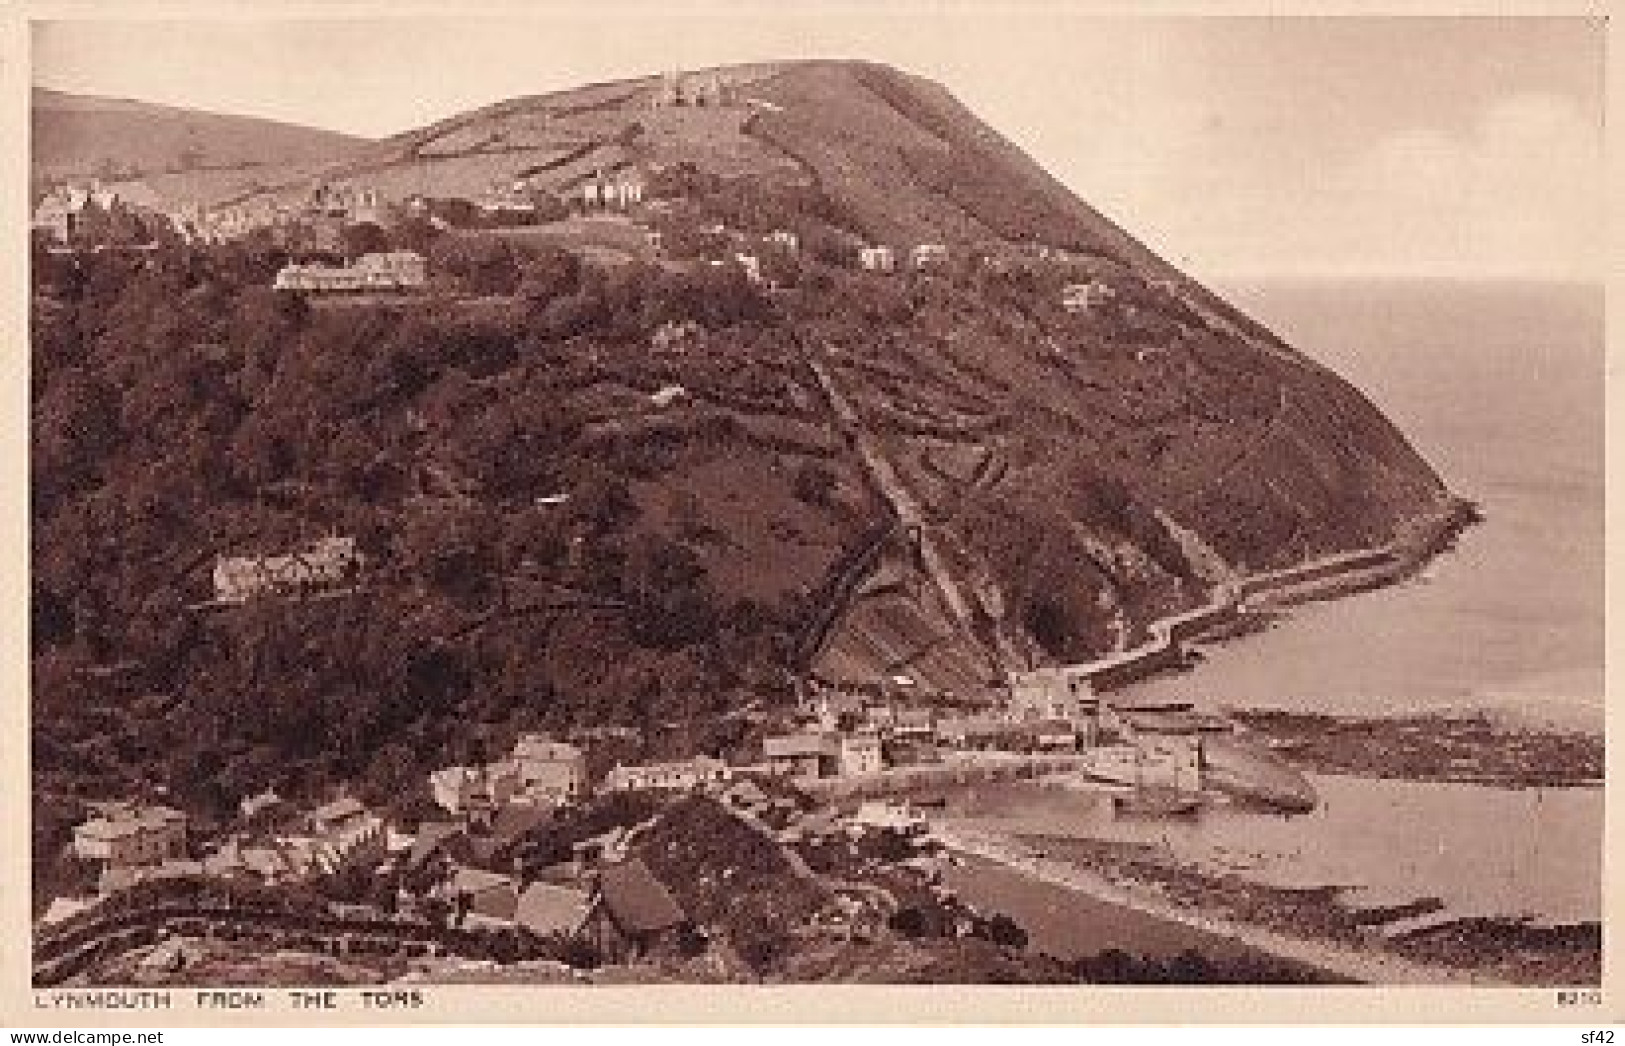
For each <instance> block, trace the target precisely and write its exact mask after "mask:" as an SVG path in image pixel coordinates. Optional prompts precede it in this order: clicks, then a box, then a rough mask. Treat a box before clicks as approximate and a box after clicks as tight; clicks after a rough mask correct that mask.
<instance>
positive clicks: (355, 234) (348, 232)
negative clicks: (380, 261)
mask: <svg viewBox="0 0 1625 1046" xmlns="http://www.w3.org/2000/svg"><path fill="white" fill-rule="evenodd" d="M340 236H341V237H342V239H343V242H344V255H345V257H347V258H350V259H352V260H354V259H356V258H359V257H361V256H362V255H363V254H379V253H382V252H384V251H387V250H389V237H388V236H387V235H386V234H385V233H384V230H383V228H382V227H381V226H379V225H377V224H376V223H374V222H357V223H355V224H354V225H346V226H345V227H344V229H343V231H342V232H341V233H340Z"/></svg>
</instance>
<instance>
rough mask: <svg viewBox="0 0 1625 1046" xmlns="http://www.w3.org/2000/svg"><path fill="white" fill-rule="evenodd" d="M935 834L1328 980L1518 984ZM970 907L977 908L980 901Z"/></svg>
mask: <svg viewBox="0 0 1625 1046" xmlns="http://www.w3.org/2000/svg"><path fill="white" fill-rule="evenodd" d="M933 834H934V835H935V837H936V838H937V839H938V840H939V841H941V842H942V844H943V845H944V846H945V847H946V848H947V849H949V850H951V851H953V852H955V853H956V854H960V855H968V856H972V857H977V858H981V859H983V860H986V861H989V862H992V863H994V864H997V865H999V866H1000V867H1002V868H1004V869H1007V870H1009V871H1011V872H1013V873H1016V874H1018V875H1021V876H1024V877H1026V878H1029V879H1031V880H1033V881H1036V882H1040V883H1045V884H1048V885H1050V886H1056V887H1060V888H1062V889H1065V890H1067V891H1070V892H1072V893H1074V894H1077V895H1080V896H1082V897H1086V898H1089V899H1091V900H1093V901H1097V902H1100V903H1104V904H1109V905H1116V906H1119V907H1121V908H1125V909H1128V910H1130V911H1133V912H1136V913H1139V914H1142V915H1146V916H1150V917H1152V918H1155V919H1157V920H1160V921H1162V922H1165V923H1169V924H1175V925H1177V926H1180V927H1184V928H1186V929H1188V930H1191V931H1195V932H1196V933H1199V934H1203V935H1209V936H1211V937H1217V938H1221V939H1224V940H1226V941H1228V942H1233V943H1234V945H1236V946H1239V947H1241V948H1245V949H1248V950H1251V951H1255V952H1262V953H1264V954H1266V955H1269V956H1271V957H1273V958H1276V959H1279V960H1283V961H1286V962H1290V963H1294V964H1298V965H1300V966H1304V967H1307V968H1309V969H1311V970H1316V971H1321V972H1324V973H1325V974H1327V975H1328V976H1330V977H1332V978H1336V979H1342V980H1347V981H1354V982H1358V983H1362V984H1387V985H1450V986H1463V985H1476V986H1508V985H1511V984H1513V983H1514V982H1512V981H1507V980H1502V979H1500V978H1496V977H1491V976H1489V975H1487V974H1483V973H1480V972H1476V971H1468V970H1462V969H1457V968H1454V967H1448V966H1437V965H1433V964H1424V963H1419V962H1415V961H1413V960H1411V959H1407V958H1405V957H1403V956H1400V955H1395V954H1393V953H1391V952H1387V951H1379V950H1376V949H1372V948H1359V947H1352V946H1349V945H1345V944H1342V943H1339V942H1336V941H1330V940H1324V939H1309V938H1303V937H1297V936H1289V935H1287V934H1284V933H1281V932H1278V931H1276V930H1272V929H1269V928H1266V927H1262V926H1256V925H1252V924H1247V923H1241V922H1237V921H1234V920H1230V919H1225V918H1223V917H1220V916H1217V915H1213V914H1211V913H1207V912H1198V911H1194V910H1192V909H1190V908H1185V907H1181V906H1178V905H1175V904H1172V903H1170V901H1169V900H1168V899H1167V898H1166V896H1164V895H1161V894H1159V893H1158V892H1157V891H1154V890H1152V889H1150V888H1148V887H1142V886H1132V887H1131V886H1126V885H1124V884H1122V883H1120V882H1116V881H1114V880H1112V879H1109V878H1107V877H1106V876H1104V875H1102V874H1100V873H1099V872H1096V871H1093V870H1091V869H1087V868H1082V867H1079V866H1077V865H1075V864H1071V863H1068V862H1065V861H1062V860H1058V859H1054V858H1050V857H1047V856H1038V855H1037V854H1035V853H1033V852H1032V851H1031V848H1030V847H1027V846H1024V845H1022V844H1021V843H1019V842H1018V841H1016V840H1014V839H1009V838H1004V837H1001V836H998V835H996V834H993V833H990V832H987V831H984V830H977V829H970V828H965V827H961V826H954V827H937V826H933ZM967 899H968V900H971V901H972V903H974V899H973V898H967Z"/></svg>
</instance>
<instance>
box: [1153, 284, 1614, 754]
mask: <svg viewBox="0 0 1625 1046" xmlns="http://www.w3.org/2000/svg"><path fill="white" fill-rule="evenodd" d="M1228 296H1229V297H1230V298H1231V300H1232V301H1234V302H1235V303H1236V304H1237V305H1239V306H1240V307H1241V308H1243V309H1245V310H1246V311H1248V312H1249V313H1251V314H1252V315H1254V316H1257V317H1258V318H1259V319H1261V320H1262V321H1264V322H1265V323H1267V324H1269V325H1270V326H1271V327H1272V328H1273V329H1274V330H1276V331H1277V332H1279V333H1280V334H1281V335H1282V336H1283V337H1285V338H1287V339H1288V340H1289V341H1290V342H1292V343H1293V344H1295V345H1297V346H1299V347H1300V348H1301V349H1303V350H1304V351H1305V352H1307V353H1308V354H1310V355H1311V356H1313V357H1315V358H1317V359H1319V360H1320V361H1322V362H1323V363H1325V364H1327V365H1328V366H1330V367H1331V368H1332V369H1333V370H1335V371H1337V372H1338V373H1339V374H1341V375H1343V376H1344V377H1345V378H1347V379H1348V380H1350V381H1352V382H1353V383H1354V384H1355V385H1357V386H1358V387H1359V388H1360V389H1361V390H1362V391H1364V392H1365V394H1366V395H1367V396H1368V397H1369V398H1370V399H1371V400H1372V401H1373V402H1375V403H1376V404H1377V406H1378V408H1379V409H1381V410H1382V411H1383V412H1384V413H1385V414H1387V416H1388V417H1389V418H1390V419H1392V420H1393V421H1394V422H1395V424H1397V425H1398V426H1399V428H1400V429H1401V430H1402V431H1403V432H1404V433H1405V434H1406V435H1407V436H1408V437H1409V438H1410V440H1411V442H1412V443H1413V445H1415V446H1416V447H1417V449H1418V450H1419V451H1420V452H1421V453H1422V455H1423V456H1424V457H1425V458H1426V459H1427V460H1428V461H1429V462H1430V463H1431V464H1432V465H1433V466H1434V468H1435V469H1436V470H1437V471H1438V472H1439V473H1440V475H1441V476H1442V477H1443V478H1444V480H1445V482H1446V483H1447V484H1448V485H1449V486H1450V488H1451V489H1452V490H1453V491H1455V492H1457V493H1459V494H1461V495H1463V496H1466V497H1469V498H1472V499H1474V500H1476V501H1478V502H1479V503H1480V504H1481V505H1482V506H1483V509H1484V513H1485V516H1486V521H1485V522H1484V523H1483V524H1481V525H1480V526H1477V527H1474V528H1472V529H1470V530H1469V531H1467V532H1466V533H1465V534H1464V535H1463V536H1462V539H1461V542H1460V545H1459V547H1458V549H1457V550H1456V551H1455V552H1453V553H1451V554H1448V555H1446V556H1444V557H1442V558H1440V559H1439V560H1438V561H1436V562H1435V563H1434V564H1433V565H1432V566H1431V567H1430V568H1429V570H1428V571H1427V573H1426V575H1425V576H1424V577H1423V578H1421V579H1419V580H1418V581H1416V582H1413V583H1410V584H1407V585H1405V586H1402V587H1398V588H1391V589H1385V590H1381V591H1377V592H1371V593H1366V594H1363V595H1357V596H1352V597H1349V598H1346V599H1341V600H1337V601H1334V602H1328V603H1320V604H1311V605H1308V606H1304V607H1300V608H1297V609H1295V610H1294V611H1293V612H1292V614H1291V617H1290V618H1289V619H1288V620H1286V621H1284V622H1282V623H1281V624H1279V625H1278V626H1277V627H1275V628H1273V629H1272V630H1270V631H1269V632H1267V633H1265V634H1263V635H1259V636H1253V637H1249V638H1247V639H1245V640H1242V641H1239V642H1234V643H1227V644H1223V645H1220V646H1217V647H1212V648H1209V649H1208V650H1206V651H1205V653H1206V654H1207V655H1208V660H1207V662H1206V663H1205V664H1204V665H1202V666H1201V667H1200V668H1199V669H1198V670H1197V671H1196V672H1194V673H1191V674H1190V675H1187V676H1182V677H1176V678H1170V679H1165V680H1156V681H1153V682H1150V683H1147V684H1143V685H1142V686H1140V687H1138V688H1136V692H1140V693H1151V694H1158V695H1164V694H1178V695H1181V696H1190V697H1196V698H1199V699H1203V700H1208V701H1214V702H1218V703H1223V704H1232V705H1241V706H1258V707H1266V706H1268V707H1283V708H1295V709H1303V710H1327V711H1342V712H1352V713H1360V712H1363V713H1376V714H1380V713H1383V712H1392V711H1404V710H1409V709H1416V708H1437V707H1473V708H1483V709H1490V710H1495V711H1500V712H1508V713H1513V714H1515V715H1517V716H1518V717H1519V718H1524V719H1530V718H1533V719H1537V720H1541V721H1547V722H1555V723H1558V724H1561V725H1564V726H1572V727H1581V728H1586V729H1596V730H1600V729H1601V721H1602V694H1603V650H1604V634H1603V607H1604V594H1603V568H1604V549H1603V534H1604V520H1603V508H1604V487H1603V476H1604V472H1603V466H1604V461H1603V445H1604V419H1605V413H1604V393H1603V363H1604V342H1603V298H1602V293H1601V290H1600V289H1595V288H1590V287H1582V286H1557V285H1531V284H1460V283H1409V284H1313V285H1310V284H1304V285H1292V286H1271V287H1268V288H1263V289H1257V288H1254V289H1231V290H1230V291H1228Z"/></svg>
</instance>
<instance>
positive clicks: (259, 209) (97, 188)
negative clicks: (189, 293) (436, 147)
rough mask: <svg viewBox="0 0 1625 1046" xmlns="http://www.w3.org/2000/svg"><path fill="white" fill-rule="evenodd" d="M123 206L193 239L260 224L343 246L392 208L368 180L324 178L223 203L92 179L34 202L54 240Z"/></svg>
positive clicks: (40, 225)
mask: <svg viewBox="0 0 1625 1046" xmlns="http://www.w3.org/2000/svg"><path fill="white" fill-rule="evenodd" d="M114 208H120V209H123V210H125V211H127V212H130V213H132V214H135V215H138V216H140V217H142V218H143V219H144V220H147V221H149V222H151V223H153V224H156V225H161V226H167V227H168V228H169V229H170V230H171V231H173V232H174V233H175V234H176V235H177V236H179V237H180V238H181V239H183V240H185V241H187V242H191V243H224V242H227V241H230V240H234V239H238V238H241V237H243V236H246V235H248V234H249V233H251V232H254V231H255V230H258V229H273V230H289V229H291V228H292V227H295V226H301V227H305V228H307V229H309V230H311V231H313V232H314V233H315V234H316V236H317V239H318V241H320V242H318V244H317V246H319V247H325V248H332V247H336V246H337V245H338V231H339V229H341V228H342V227H343V226H344V225H346V224H357V223H361V222H373V223H379V224H381V223H383V222H384V221H385V220H386V214H387V209H386V206H385V203H384V200H383V197H382V195H381V193H380V192H379V190H378V189H376V188H374V187H372V186H368V185H351V184H338V185H330V184H327V183H318V184H317V185H315V186H314V187H312V188H311V190H310V191H309V192H308V193H307V194H306V195H305V196H304V197H303V198H301V199H297V200H283V199H278V198H275V197H272V196H264V195H261V196H252V197H249V198H247V199H242V200H238V201H235V202H230V203H224V204H221V205H218V206H203V205H201V204H198V203H195V202H166V201H165V200H164V199H163V198H162V197H161V196H160V195H159V193H158V192H157V191H155V190H154V189H153V188H152V187H151V186H150V185H148V184H147V183H146V182H145V181H141V180H139V179H137V180H132V181H125V182H116V183H112V184H105V185H104V184H103V183H101V182H100V181H97V180H92V181H89V182H87V183H83V184H78V183H66V184H63V185H59V186H57V187H55V188H53V189H51V190H50V191H49V192H47V193H46V194H45V195H44V196H43V197H41V199H40V200H39V202H38V203H36V204H35V206H34V211H33V216H32V223H31V224H32V226H33V229H34V230H35V232H36V233H39V234H41V235H43V236H44V237H45V238H46V239H47V240H48V241H50V242H53V243H59V244H65V243H68V242H70V241H71V240H72V239H73V238H74V235H75V233H76V232H78V231H79V229H80V227H81V226H82V224H83V223H84V222H85V221H86V219H87V218H88V217H89V216H91V215H93V214H95V213H97V212H108V211H111V210H113V209H114Z"/></svg>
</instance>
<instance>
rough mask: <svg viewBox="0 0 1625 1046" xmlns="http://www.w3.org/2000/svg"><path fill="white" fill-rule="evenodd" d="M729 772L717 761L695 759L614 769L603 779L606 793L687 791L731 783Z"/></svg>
mask: <svg viewBox="0 0 1625 1046" xmlns="http://www.w3.org/2000/svg"><path fill="white" fill-rule="evenodd" d="M732 776H733V771H732V770H731V769H730V768H729V766H728V765H727V764H726V763H724V762H722V761H721V760H719V759H713V758H711V757H710V756H703V755H702V756H698V757H696V758H694V759H688V760H684V761H682V762H673V763H648V764H645V765H642V766H617V767H616V768H615V769H613V770H611V771H610V772H609V773H608V774H606V775H605V776H604V783H603V789H604V791H606V792H634V791H661V790H670V791H687V790H688V789H691V788H697V787H699V786H700V785H703V784H712V783H717V782H723V781H727V780H729V779H731V778H732Z"/></svg>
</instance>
